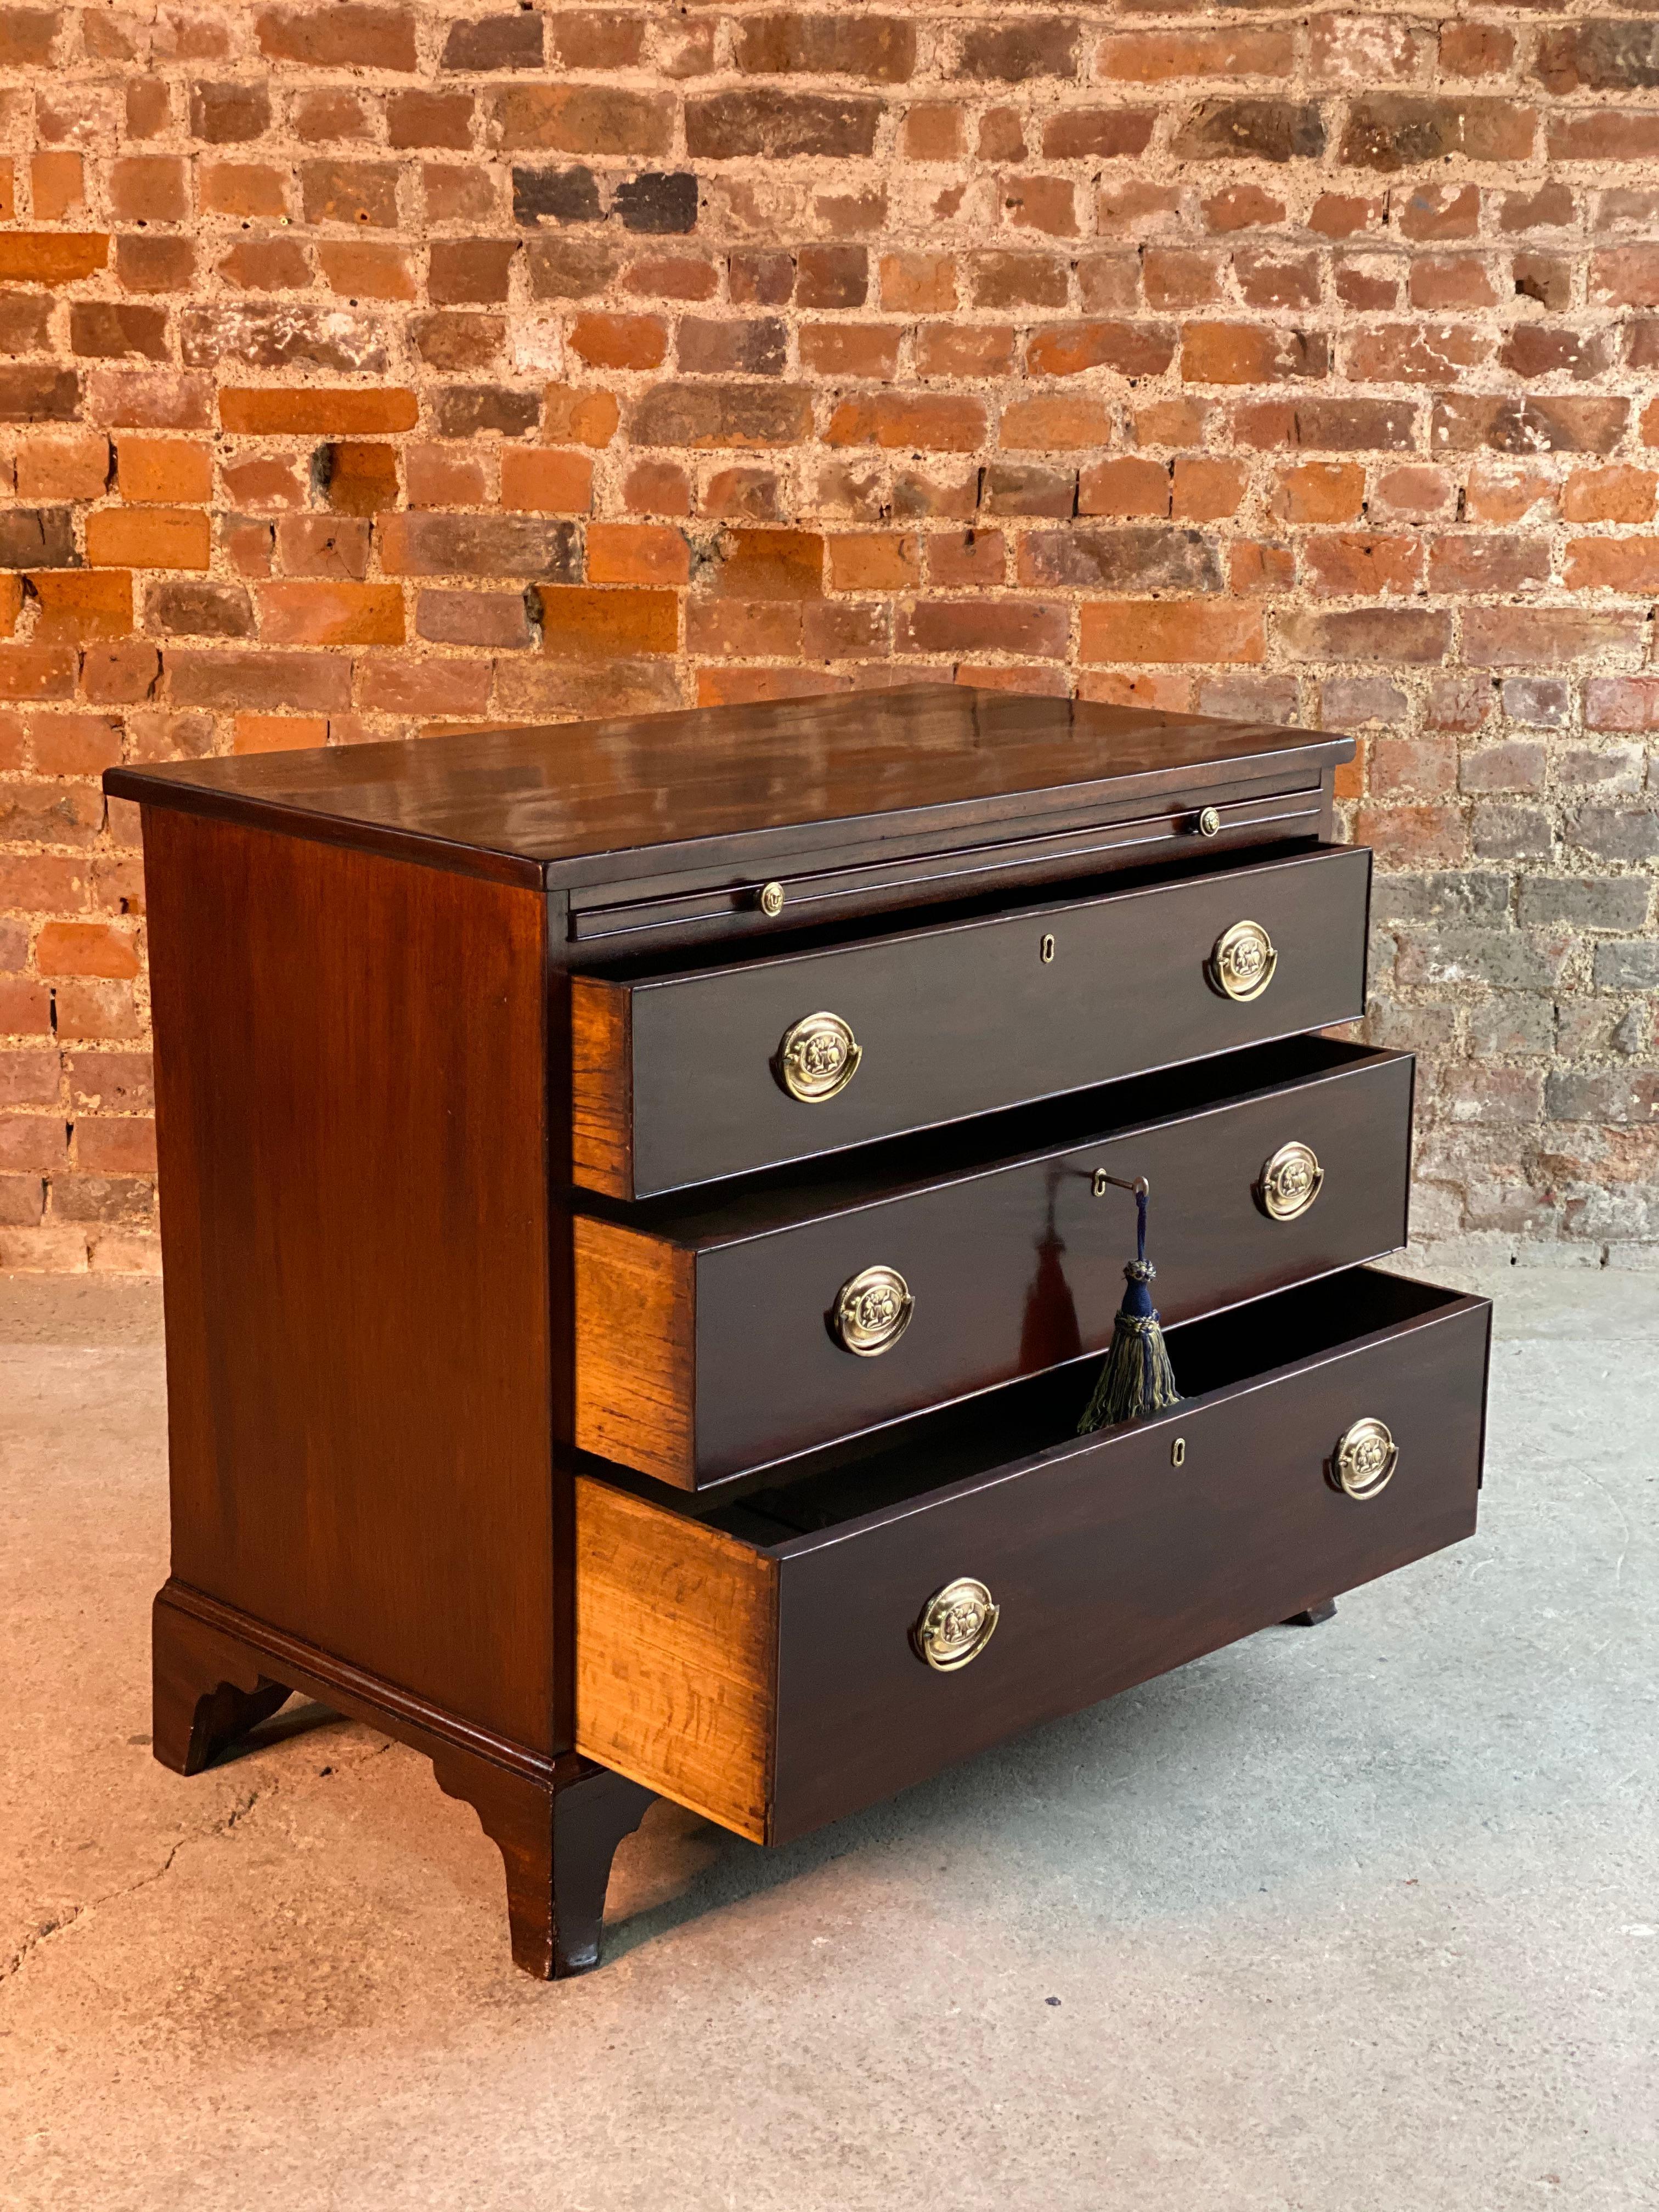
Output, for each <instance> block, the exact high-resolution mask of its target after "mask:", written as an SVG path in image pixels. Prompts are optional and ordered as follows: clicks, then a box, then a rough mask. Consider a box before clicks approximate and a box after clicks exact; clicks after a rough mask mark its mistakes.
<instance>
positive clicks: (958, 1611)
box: [910, 1575, 1002, 1674]
mask: <svg viewBox="0 0 1659 2212" xmlns="http://www.w3.org/2000/svg"><path fill="white" fill-rule="evenodd" d="M1001 1617H1002V1608H1001V1607H1000V1606H999V1605H998V1603H997V1601H996V1600H995V1599H994V1597H993V1596H992V1595H991V1593H990V1591H989V1590H988V1589H987V1588H986V1587H985V1585H984V1583H981V1582H976V1581H975V1579H974V1577H972V1576H971V1575H959V1576H958V1577H957V1579H956V1581H955V1582H953V1583H945V1587H944V1589H937V1590H935V1591H934V1592H933V1595H932V1597H930V1598H929V1599H928V1601H927V1604H926V1605H925V1606H923V1607H922V1608H921V1613H919V1614H918V1615H917V1616H916V1620H915V1626H913V1627H912V1629H911V1631H910V1645H911V1649H912V1650H914V1651H915V1655H916V1656H917V1658H918V1659H920V1660H921V1662H923V1664H924V1665H926V1666H928V1667H931V1668H933V1671H934V1673H935V1674H955V1673H956V1671H957V1668H959V1667H965V1666H967V1664H968V1662H969V1660H972V1659H977V1658H978V1656H979V1655H980V1653H981V1651H983V1650H984V1649H985V1647H986V1645H987V1644H988V1643H989V1642H990V1640H991V1638H993V1637H994V1635H995V1634H996V1626H997V1622H998V1621H999V1620H1000V1619H1001Z"/></svg>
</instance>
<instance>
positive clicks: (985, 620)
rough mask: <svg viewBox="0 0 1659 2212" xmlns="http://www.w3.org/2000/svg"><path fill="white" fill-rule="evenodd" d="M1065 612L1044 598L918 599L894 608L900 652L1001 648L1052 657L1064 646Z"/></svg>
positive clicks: (1029, 655) (994, 650) (1030, 656)
mask: <svg viewBox="0 0 1659 2212" xmlns="http://www.w3.org/2000/svg"><path fill="white" fill-rule="evenodd" d="M894 646H895V647H896V650H897V651H898V652H899V653H935V654H937V653H949V654H958V653H1015V654H1018V655H1020V656H1021V657H1023V658H1024V659H1057V658H1058V657H1059V656H1060V654H1061V653H1064V652H1065V650H1066V610H1065V608H1064V607H1062V606H1055V605H1050V604H1048V602H1046V601H1043V600H1022V599H968V600H962V599H921V600H916V601H914V602H912V603H911V604H910V605H906V606H903V607H902V608H901V609H900V610H899V617H898V625H897V629H896V633H895V636H894Z"/></svg>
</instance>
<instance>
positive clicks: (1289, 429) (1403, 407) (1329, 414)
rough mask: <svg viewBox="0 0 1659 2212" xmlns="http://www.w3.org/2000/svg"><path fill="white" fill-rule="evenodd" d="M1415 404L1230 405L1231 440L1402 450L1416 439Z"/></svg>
mask: <svg viewBox="0 0 1659 2212" xmlns="http://www.w3.org/2000/svg"><path fill="white" fill-rule="evenodd" d="M1416 432H1417V408H1416V406H1415V404H1413V402H1412V401H1410V400H1401V399H1358V398H1344V399H1321V398H1310V397H1308V396H1306V395H1304V394H1301V393H1298V394H1297V397H1296V398H1295V399H1294V400H1267V401H1261V402H1251V403H1249V404H1245V405H1243V406H1241V407H1238V408H1237V409H1235V410H1234V413H1233V418H1232V435H1233V437H1234V438H1235V440H1236V441H1237V442H1238V443H1239V444H1240V445H1243V446H1246V447H1251V448H1254V449H1256V450H1259V451H1261V452H1264V453H1274V452H1278V451H1279V450H1280V449H1282V448H1284V447H1291V448H1292V449H1297V450H1300V451H1302V452H1304V453H1370V452H1381V453H1404V452H1407V451H1409V450H1410V449H1411V447H1413V445H1414V444H1415V443H1416Z"/></svg>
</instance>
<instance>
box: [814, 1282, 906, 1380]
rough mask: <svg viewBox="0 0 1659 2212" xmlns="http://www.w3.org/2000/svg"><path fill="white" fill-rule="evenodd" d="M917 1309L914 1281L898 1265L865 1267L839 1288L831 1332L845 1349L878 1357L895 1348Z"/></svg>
mask: <svg viewBox="0 0 1659 2212" xmlns="http://www.w3.org/2000/svg"><path fill="white" fill-rule="evenodd" d="M915 1310H916V1302H915V1298H914V1297H912V1296H911V1295H910V1285H908V1283H907V1282H906V1281H905V1279H904V1278H903V1276H902V1275H901V1274H900V1273H899V1271H898V1269H897V1268H896V1267H865V1268H863V1269H861V1270H860V1273H858V1274H856V1275H853V1276H850V1277H849V1278H848V1280H847V1281H846V1282H844V1283H843V1284H842V1286H841V1288H840V1289H839V1290H838V1291H836V1303H835V1304H834V1305H833V1306H832V1307H831V1308H830V1310H829V1328H830V1332H831V1334H833V1335H834V1337H835V1340H836V1343H837V1344H838V1345H840V1346H841V1347H842V1351H843V1352H857V1354H858V1355H859V1357H860V1359H874V1358H876V1357H877V1356H878V1354H879V1353H881V1352H890V1351H891V1350H892V1348H893V1346H895V1345H896V1343H897V1342H898V1340H899V1339H900V1337H902V1335H903V1334H904V1332H905V1330H906V1329H907V1328H909V1326H910V1316H911V1315H912V1314H913V1313H914V1312H915Z"/></svg>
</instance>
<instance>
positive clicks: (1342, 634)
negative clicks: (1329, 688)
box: [1274, 607, 1451, 667]
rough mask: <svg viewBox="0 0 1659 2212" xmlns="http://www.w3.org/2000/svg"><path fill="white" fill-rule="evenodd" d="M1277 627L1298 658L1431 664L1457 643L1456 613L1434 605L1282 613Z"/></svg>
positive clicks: (1294, 656)
mask: <svg viewBox="0 0 1659 2212" xmlns="http://www.w3.org/2000/svg"><path fill="white" fill-rule="evenodd" d="M1274 626H1275V629H1276V632H1277V635H1278V636H1279V641H1280V642H1281V643H1282V644H1283V645H1284V647H1285V650H1286V651H1287V652H1288V653H1289V654H1290V656H1291V659H1293V660H1371V661H1382V662H1383V663H1391V664H1395V665H1401V666H1405V667H1413V666H1415V667H1423V666H1430V667H1431V666H1434V665H1437V664H1438V663H1439V662H1441V661H1443V659H1445V657H1446V654H1447V652H1448V651H1449V647H1450V645H1451V617H1449V615H1446V614H1442V613H1438V612H1436V611H1431V610H1430V609H1428V608H1420V609H1419V608H1414V607H1358V608H1353V609H1351V610H1349V609H1341V610H1337V609H1334V610H1331V611H1319V612H1315V611H1312V610H1306V611H1304V610H1297V611H1288V612H1285V613H1283V614H1280V615H1279V616H1277V617H1275V623H1274Z"/></svg>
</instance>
